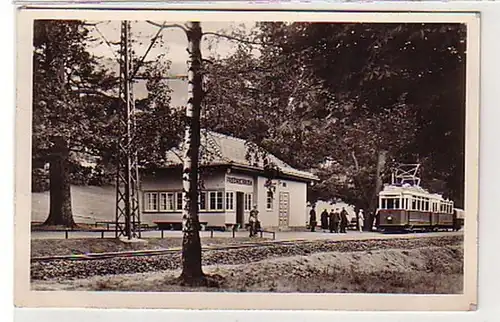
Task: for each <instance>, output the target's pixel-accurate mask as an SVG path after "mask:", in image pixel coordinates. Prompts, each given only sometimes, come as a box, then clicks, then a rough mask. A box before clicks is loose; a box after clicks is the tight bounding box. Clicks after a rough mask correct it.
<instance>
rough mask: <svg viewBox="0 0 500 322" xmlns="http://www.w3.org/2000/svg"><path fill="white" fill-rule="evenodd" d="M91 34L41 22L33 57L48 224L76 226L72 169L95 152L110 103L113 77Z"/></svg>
mask: <svg viewBox="0 0 500 322" xmlns="http://www.w3.org/2000/svg"><path fill="white" fill-rule="evenodd" d="M88 40H89V32H88V29H87V27H86V26H85V24H84V23H83V22H81V21H64V20H36V21H35V25H34V37H33V45H34V48H35V49H34V57H33V70H34V75H33V82H34V83H33V159H34V164H37V163H45V162H49V163H50V169H49V171H50V175H49V177H50V196H51V197H50V213H49V216H48V218H47V220H46V222H45V224H48V225H62V226H67V227H72V226H74V225H75V222H74V220H73V216H72V210H71V191H70V185H69V173H68V172H69V167H70V163H71V161H72V157H74V155H72V154H71V153H72V152H89V151H93V150H94V149H95V147H96V145H97V144H98V143H99V142H98V141H99V138H98V137H95V136H93V135H92V134H93V132H94V130H95V124H96V122H99V120H100V118H102V117H103V116H104V115H103V114H102V113H101V111H100V109H97V108H96V106H102V104H106V103H108V102H109V101H108V98H107V97H106V96H105V95H97V96H96V95H94V94H96V93H98V92H99V93H101V91H102V92H105V91H106V90H107V89H109V88H111V87H113V86H114V83H113V81H114V79H113V77H112V75H111V74H110V73H109V72H108V71H107V70H105V69H104V68H102V67H101V66H99V64H98V63H97V61H96V59H95V57H92V56H91V55H90V54H89V52H88V51H87V45H86V41H88Z"/></svg>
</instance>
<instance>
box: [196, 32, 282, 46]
mask: <svg viewBox="0 0 500 322" xmlns="http://www.w3.org/2000/svg"><path fill="white" fill-rule="evenodd" d="M203 36H216V37H221V38H226V39H229V40H234V41H238V42H241V43H245V44H249V45H257V46H264V45H268V46H276V47H278V46H277V45H276V44H273V43H265V42H262V41H259V42H257V41H252V40H247V39H243V38H238V37H235V36H230V35H224V34H220V33H218V32H204V33H203V35H202V37H203Z"/></svg>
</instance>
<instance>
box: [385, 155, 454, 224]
mask: <svg viewBox="0 0 500 322" xmlns="http://www.w3.org/2000/svg"><path fill="white" fill-rule="evenodd" d="M419 167H420V165H419V164H410V165H401V166H400V167H399V168H397V169H396V171H395V172H394V173H393V174H392V183H391V184H389V185H385V186H384V188H383V190H382V191H381V192H380V193H379V200H378V201H379V205H378V211H377V217H376V227H377V230H379V231H382V232H390V231H416V230H422V231H437V230H442V229H445V230H449V229H452V230H459V229H460V228H461V226H462V225H463V211H462V210H459V209H455V208H454V205H453V201H451V200H448V199H445V198H443V196H442V195H440V194H436V193H430V192H429V191H427V190H426V189H424V188H422V187H421V186H420V178H418V177H417V173H418V169H419Z"/></svg>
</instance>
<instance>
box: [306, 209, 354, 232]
mask: <svg viewBox="0 0 500 322" xmlns="http://www.w3.org/2000/svg"><path fill="white" fill-rule="evenodd" d="M347 215H348V214H347V211H346V210H345V208H344V207H342V210H341V211H340V212H339V209H336V210H335V211H333V209H332V210H330V213H328V211H327V210H326V209H324V210H323V212H322V213H321V218H320V219H321V229H322V230H330V233H333V232H335V233H339V232H340V233H347V231H346V229H347V226H348V225H349V219H348V217H347ZM363 220H364V219H363V213H362V212H360V213H359V224H358V226H359V230H360V231H361V230H362V228H363V225H362V222H363ZM309 225H310V228H311V232H314V231H316V226H317V225H318V222H317V218H316V210H315V207H314V206H313V207H312V209H311V211H310V212H309Z"/></svg>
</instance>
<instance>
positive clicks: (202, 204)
mask: <svg viewBox="0 0 500 322" xmlns="http://www.w3.org/2000/svg"><path fill="white" fill-rule="evenodd" d="M198 205H199V208H200V210H207V193H206V192H200V194H199V195H198Z"/></svg>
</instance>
